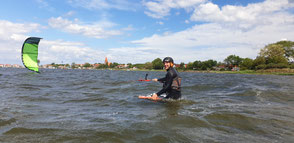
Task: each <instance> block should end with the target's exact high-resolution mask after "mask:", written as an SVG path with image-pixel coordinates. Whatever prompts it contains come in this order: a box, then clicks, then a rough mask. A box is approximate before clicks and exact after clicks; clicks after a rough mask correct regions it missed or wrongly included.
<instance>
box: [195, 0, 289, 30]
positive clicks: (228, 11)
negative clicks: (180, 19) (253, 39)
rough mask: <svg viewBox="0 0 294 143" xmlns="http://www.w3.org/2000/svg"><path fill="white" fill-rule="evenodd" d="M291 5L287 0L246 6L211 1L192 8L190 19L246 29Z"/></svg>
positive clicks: (274, 0) (276, 14)
mask: <svg viewBox="0 0 294 143" xmlns="http://www.w3.org/2000/svg"><path fill="white" fill-rule="evenodd" d="M291 7H293V4H290V3H289V2H288V0H280V1H276V0H267V1H264V2H261V3H255V4H248V5H247V6H245V7H243V6H233V5H225V6H223V7H222V8H220V7H219V6H218V5H216V4H213V3H211V2H209V3H205V4H201V5H200V6H199V7H197V8H196V9H195V10H194V13H193V14H192V16H191V18H190V20H191V21H206V22H215V23H222V24H223V25H226V26H230V27H231V26H235V27H236V28H242V29H248V28H252V27H254V26H258V25H268V24H271V22H279V21H273V20H272V19H273V18H274V19H276V18H275V17H276V16H279V14H280V13H281V12H284V10H285V9H287V8H291Z"/></svg>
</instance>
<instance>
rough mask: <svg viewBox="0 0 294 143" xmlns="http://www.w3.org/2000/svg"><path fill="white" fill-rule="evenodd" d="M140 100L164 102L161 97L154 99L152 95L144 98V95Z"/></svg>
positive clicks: (140, 96)
mask: <svg viewBox="0 0 294 143" xmlns="http://www.w3.org/2000/svg"><path fill="white" fill-rule="evenodd" d="M138 98H140V99H147V100H152V101H162V100H163V98H162V97H161V96H159V97H158V96H157V97H156V98H152V94H150V95H147V96H144V95H139V96H138Z"/></svg>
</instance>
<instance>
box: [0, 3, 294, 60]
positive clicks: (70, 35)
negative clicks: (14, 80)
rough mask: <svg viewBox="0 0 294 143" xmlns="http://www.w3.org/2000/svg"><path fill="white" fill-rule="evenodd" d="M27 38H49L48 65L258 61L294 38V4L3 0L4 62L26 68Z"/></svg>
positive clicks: (45, 46) (0, 35)
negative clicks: (24, 49) (168, 59)
mask: <svg viewBox="0 0 294 143" xmlns="http://www.w3.org/2000/svg"><path fill="white" fill-rule="evenodd" d="M28 37H41V38H43V39H42V40H41V41H40V44H39V55H38V58H39V60H40V64H41V65H42V64H51V63H59V64H62V63H69V64H71V63H73V62H74V63H77V64H82V63H86V62H89V63H103V62H104V59H105V57H107V58H108V60H109V61H110V62H117V63H133V64H135V63H146V62H151V61H153V60H154V59H156V58H161V59H163V58H164V57H167V56H170V57H172V58H173V59H174V61H175V62H176V63H181V62H184V63H188V62H194V61H196V60H200V61H205V60H209V59H212V60H216V61H220V62H222V61H223V60H224V59H225V58H226V57H228V56H229V55H237V56H240V57H242V58H252V59H254V58H256V56H257V55H258V53H259V51H260V49H262V48H263V47H264V46H266V45H267V44H271V43H275V42H278V41H281V40H290V41H294V0H62V1H61V0H9V1H8V0H7V1H2V2H1V5H0V64H22V62H21V47H22V44H23V42H24V40H25V39H26V38H28Z"/></svg>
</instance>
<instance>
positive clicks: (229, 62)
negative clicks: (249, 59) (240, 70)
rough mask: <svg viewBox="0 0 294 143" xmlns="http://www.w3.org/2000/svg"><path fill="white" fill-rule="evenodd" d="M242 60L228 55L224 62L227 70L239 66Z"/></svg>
mask: <svg viewBox="0 0 294 143" xmlns="http://www.w3.org/2000/svg"><path fill="white" fill-rule="evenodd" d="M242 60H243V59H242V58H240V57H239V56H236V55H230V56H228V57H227V58H226V59H225V60H224V62H225V63H226V64H227V66H229V68H232V67H234V66H239V65H240V63H241V62H242Z"/></svg>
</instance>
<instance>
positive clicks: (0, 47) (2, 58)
mask: <svg viewBox="0 0 294 143" xmlns="http://www.w3.org/2000/svg"><path fill="white" fill-rule="evenodd" d="M41 28H42V26H40V25H39V24H36V23H25V24H23V23H13V22H10V21H6V20H0V63H2V64H3V63H10V64H13V63H20V62H21V59H20V58H21V53H20V52H21V47H22V43H23V40H24V39H25V38H27V37H28V36H27V35H26V34H28V33H29V32H33V31H34V32H35V31H39V29H41Z"/></svg>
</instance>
